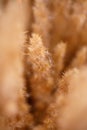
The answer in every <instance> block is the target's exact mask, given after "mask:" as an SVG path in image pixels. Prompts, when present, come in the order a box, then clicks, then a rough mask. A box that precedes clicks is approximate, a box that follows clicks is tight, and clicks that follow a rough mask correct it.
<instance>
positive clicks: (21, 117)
mask: <svg viewBox="0 0 87 130" xmlns="http://www.w3.org/2000/svg"><path fill="white" fill-rule="evenodd" d="M25 26H26V4H25V3H24V2H23V1H15V0H13V1H9V4H8V6H7V8H6V9H5V11H4V13H3V15H2V17H1V19H0V56H1V58H0V66H1V67H0V72H1V73H2V75H1V76H0V96H1V98H0V109H1V111H0V122H1V123H0V129H2V130H5V129H6V130H10V129H11V130H12V129H16V128H21V127H24V125H28V123H29V122H28V120H29V119H31V115H29V114H28V109H29V108H28V105H27V103H26V101H25V95H26V94H25V88H24V86H25V83H24V78H23V72H24V68H23V47H24V42H25V33H24V32H25ZM4 119H5V120H4ZM2 122H3V123H2ZM3 127H4V128H3Z"/></svg>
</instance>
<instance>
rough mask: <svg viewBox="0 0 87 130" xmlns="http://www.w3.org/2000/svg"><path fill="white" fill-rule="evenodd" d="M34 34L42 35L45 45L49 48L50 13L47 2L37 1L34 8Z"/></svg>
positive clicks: (43, 0)
mask: <svg viewBox="0 0 87 130" xmlns="http://www.w3.org/2000/svg"><path fill="white" fill-rule="evenodd" d="M33 15H34V16H33V17H34V23H33V29H32V30H33V32H34V33H37V34H39V35H41V37H42V39H43V41H44V44H45V45H46V46H47V47H48V46H49V42H50V30H51V24H50V11H49V9H48V8H47V0H35V3H34V7H33Z"/></svg>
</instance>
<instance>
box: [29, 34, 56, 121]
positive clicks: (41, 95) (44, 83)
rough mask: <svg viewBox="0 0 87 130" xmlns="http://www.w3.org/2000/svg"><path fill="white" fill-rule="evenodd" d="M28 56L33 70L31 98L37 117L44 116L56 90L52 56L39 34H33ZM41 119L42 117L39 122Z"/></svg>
mask: <svg viewBox="0 0 87 130" xmlns="http://www.w3.org/2000/svg"><path fill="white" fill-rule="evenodd" d="M28 55H29V57H28V59H29V64H30V65H31V68H32V73H31V75H30V87H31V96H32V98H33V99H34V107H35V108H34V109H35V113H36V115H37V116H38V114H41V116H42V115H44V112H45V108H46V106H47V105H48V103H49V102H50V101H51V93H52V91H53V89H54V87H53V82H54V79H53V73H54V72H53V70H52V66H53V65H52V61H51V57H50V54H49V52H48V50H47V49H46V47H45V46H44V45H43V43H42V40H41V38H40V37H39V36H38V35H37V34H33V35H32V38H31V39H30V45H29V47H28ZM43 110H44V112H43ZM40 111H42V113H41V112H40ZM39 117H40V115H39V116H38V120H39Z"/></svg>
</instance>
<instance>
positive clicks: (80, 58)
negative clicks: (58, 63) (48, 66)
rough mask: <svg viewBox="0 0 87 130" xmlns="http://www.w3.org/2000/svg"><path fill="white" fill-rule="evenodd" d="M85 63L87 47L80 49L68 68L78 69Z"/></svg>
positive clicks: (86, 61) (86, 60)
mask: <svg viewBox="0 0 87 130" xmlns="http://www.w3.org/2000/svg"><path fill="white" fill-rule="evenodd" d="M86 63H87V47H86V46H85V47H82V48H81V49H80V50H79V51H78V52H77V54H76V57H75V58H74V59H73V61H72V62H71V64H70V68H74V67H75V68H80V67H81V66H83V65H85V64H86Z"/></svg>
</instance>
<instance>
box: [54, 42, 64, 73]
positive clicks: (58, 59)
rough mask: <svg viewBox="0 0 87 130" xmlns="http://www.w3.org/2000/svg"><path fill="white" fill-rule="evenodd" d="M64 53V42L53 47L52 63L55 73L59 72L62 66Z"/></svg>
mask: <svg viewBox="0 0 87 130" xmlns="http://www.w3.org/2000/svg"><path fill="white" fill-rule="evenodd" d="M65 53H66V44H65V43H62V42H61V43H59V44H57V45H56V46H55V48H54V54H53V57H54V63H55V67H56V68H55V69H56V72H57V74H60V72H61V71H62V70H63V68H64V57H65Z"/></svg>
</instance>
